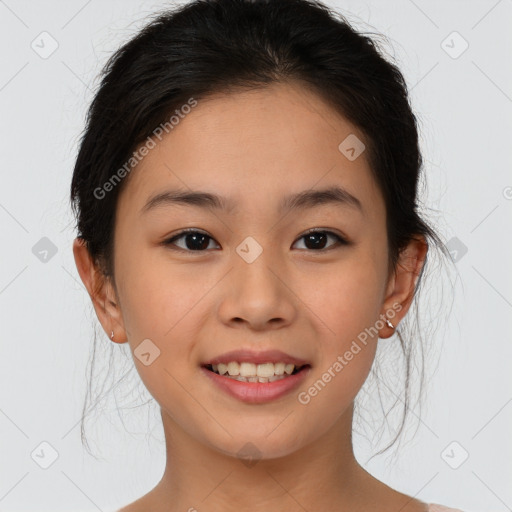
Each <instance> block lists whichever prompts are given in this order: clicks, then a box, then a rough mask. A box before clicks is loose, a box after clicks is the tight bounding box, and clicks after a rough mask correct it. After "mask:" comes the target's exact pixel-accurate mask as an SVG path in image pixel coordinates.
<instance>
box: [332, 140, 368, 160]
mask: <svg viewBox="0 0 512 512" xmlns="http://www.w3.org/2000/svg"><path fill="white" fill-rule="evenodd" d="M338 149H339V150H340V152H341V153H342V154H343V155H345V156H346V157H347V158H348V159H349V160H350V161H351V162H353V161H354V160H355V159H356V158H357V157H358V156H359V155H360V154H361V153H362V152H363V151H364V150H365V149H366V146H365V145H364V144H363V141H362V140H360V139H359V138H358V137H357V136H356V135H354V134H353V133H351V134H350V135H349V136H348V137H347V138H346V139H344V140H343V142H342V143H341V144H340V145H339V146H338Z"/></svg>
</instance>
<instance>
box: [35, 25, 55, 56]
mask: <svg viewBox="0 0 512 512" xmlns="http://www.w3.org/2000/svg"><path fill="white" fill-rule="evenodd" d="M30 47H31V48H32V50H34V51H35V52H36V53H37V55H39V57H41V59H48V58H49V57H51V56H52V55H53V54H54V53H55V51H56V50H57V48H58V47H59V43H58V42H57V40H56V39H55V38H54V37H53V36H52V35H51V34H49V33H48V32H46V31H44V32H41V33H40V34H39V35H38V36H37V37H36V38H35V39H34V40H33V41H32V43H30Z"/></svg>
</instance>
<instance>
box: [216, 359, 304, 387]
mask: <svg viewBox="0 0 512 512" xmlns="http://www.w3.org/2000/svg"><path fill="white" fill-rule="evenodd" d="M212 369H213V371H214V372H216V373H218V374H219V375H225V374H228V375H229V376H230V377H237V380H242V379H243V380H244V381H247V382H273V381H274V380H278V379H276V378H274V377H285V376H286V375H291V374H292V372H293V370H294V369H295V365H294V364H291V363H287V364H285V363H262V364H254V363H246V362H242V363H238V362H237V361H230V362H229V363H228V364H225V363H219V364H213V365H212ZM285 374H286V375H285ZM238 377H240V378H238ZM262 379H263V380H262Z"/></svg>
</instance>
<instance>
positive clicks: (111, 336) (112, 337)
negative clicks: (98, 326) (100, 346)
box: [110, 331, 114, 340]
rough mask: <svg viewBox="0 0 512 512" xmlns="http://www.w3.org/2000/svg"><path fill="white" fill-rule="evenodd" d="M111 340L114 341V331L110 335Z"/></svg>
mask: <svg viewBox="0 0 512 512" xmlns="http://www.w3.org/2000/svg"><path fill="white" fill-rule="evenodd" d="M110 339H111V340H113V339H114V331H112V334H111V335H110Z"/></svg>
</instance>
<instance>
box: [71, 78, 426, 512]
mask: <svg viewBox="0 0 512 512" xmlns="http://www.w3.org/2000/svg"><path fill="white" fill-rule="evenodd" d="M349 134H356V136H357V137H358V138H359V139H360V140H363V141H364V137H363V136H362V134H361V133H360V132H359V131H358V130H357V129H356V128H355V127H354V126H353V125H351V124H350V123H349V122H347V120H345V119H344V118H343V117H341V116H340V115H339V114H337V113H336V112H334V111H333V110H332V109H331V108H330V107H329V106H328V105H327V104H325V103H324V102H323V101H322V100H321V99H320V98H319V97H317V96H316V95H315V94H314V93H313V92H311V91H309V90H307V89H305V88H304V87H301V86H299V85H297V84H292V83H287V84H273V85H271V86H269V87H267V88H265V89H261V90H252V91H244V92H236V93H231V94H229V95H216V96H213V97H211V98H209V99H208V100H201V101H199V103H198V105H197V106H196V107H195V108H194V109H192V112H191V113H190V114H188V115H187V116H186V117H185V118H184V119H183V120H181V122H180V123H179V125H178V126H176V127H175V128H174V130H173V131H172V132H171V133H169V134H168V135H166V136H165V137H164V138H163V139H162V141H161V142H159V143H158V145H157V147H155V148H154V149H152V150H151V151H150V152H149V154H148V155H147V156H146V157H145V158H144V159H143V160H142V162H141V163H140V164H139V165H138V166H137V168H136V169H135V170H133V171H132V173H131V174H130V175H129V177H128V178H125V179H127V180H128V181H127V183H125V188H124V189H123V190H122V193H121V194H120V197H119V201H118V205H117V214H116V219H117V220H116V225H115V237H114V247H115V256H114V273H115V283H113V282H112V281H111V280H109V279H105V278H104V277H103V276H102V275H101V273H99V272H98V269H97V267H96V266H95V265H94V263H93V262H92V261H91V258H90V256H89V253H88V252H87V249H86V248H85V246H83V245H82V244H81V243H80V240H79V239H77V240H75V242H74V246H73V250H74V256H75V261H76V265H77V268H78V271H79V274H80V277H81V279H82V281H83V282H84V284H85V286H86V287H87V290H88V291H89V294H90V296H91V299H92V301H93V304H94V307H95V310H96V314H97V316H98V319H99V321H100V322H101V324H102V326H103V328H104V329H105V332H106V333H107V334H108V336H109V337H110V333H111V331H113V332H114V342H116V343H126V342H127V343H129V344H130V348H131V350H132V351H134V350H135V349H136V348H137V346H138V345H139V344H140V343H141V341H142V340H145V339H147V338H149V339H150V340H151V341H152V342H153V343H154V345H156V346H157V347H158V348H159V350H160V356H159V357H158V358H156V359H155V360H154V361H153V362H152V363H151V364H150V365H148V366H146V365H144V364H142V363H141V361H139V359H138V358H137V357H134V362H135V365H136V368H137V371H138V372H139V374H140V377H141V379H142V381H143V382H144V384H145V385H146V387H147V388H148V390H149V391H150V393H151V394H152V396H153V397H154V398H155V400H156V401H157V402H158V403H159V405H160V407H161V412H162V420H163V425H164V431H165V437H166V450H167V461H168V463H167V465H166V469H165V472H164V475H163V477H162V479H161V481H160V482H159V483H158V485H157V486H156V487H155V488H154V489H153V490H152V491H150V492H149V493H148V494H146V495H145V496H143V497H142V498H140V499H139V500H137V501H136V502H134V503H132V504H130V505H128V506H126V507H125V508H123V509H122V511H123V512H127V511H128V512H138V511H139V510H140V511H142V510H145V511H147V510H152V511H153V512H158V511H163V510H165V511H178V510H180V511H186V510H193V508H195V509H197V510H201V511H218V510H223V511H231V510H237V511H238V510H246V511H251V512H260V511H268V510H280V511H285V512H291V511H294V512H295V511H301V512H303V511H304V510H308V511H312V510H352V511H363V510H364V511H369V510H379V511H380V512H386V511H389V512H391V511H394V512H397V511H399V510H400V511H401V512H416V511H425V510H426V508H425V504H423V503H422V502H420V501H418V500H415V499H413V498H411V497H409V496H406V495H404V494H401V493H399V492H397V491H396V490H394V489H391V488H390V487H388V486H386V485H385V484H383V483H381V482H379V481H378V480H377V479H375V478H374V477H373V476H371V475H370V474H369V473H368V472H366V471H365V470H364V469H363V468H362V467H361V466H360V465H359V463H358V462H357V460H356V459H355V457H354V454H353V450H352V441H351V428H352V415H353V402H354V398H355V397H356V395H357V393H358V391H359V389H360V388H361V386H362V385H363V383H364V381H365V379H366V378H367V376H368V373H369V371H370V368H371V365H372V362H373V359H374V356H375V350H376V347H377V342H378V338H377V336H374V337H373V338H371V337H370V338H369V339H368V343H367V345H366V346H362V347H363V348H362V350H361V351H360V352H359V353H358V354H357V355H356V356H354V358H353V359H352V360H351V361H350V362H349V363H348V364H347V365H346V366H345V367H344V368H343V370H342V371H341V372H338V373H337V374H336V377H335V378H333V379H332V380H331V381H330V382H329V383H328V384H327V385H326V386H325V387H324V388H323V389H322V390H321V392H319V393H318V394H317V395H316V396H315V397H313V398H312V399H311V400H310V402H309V403H308V404H306V405H304V404H301V403H299V401H298V400H297V393H298V392H299V391H303V390H307V389H308V388H309V387H310V386H311V385H312V384H313V383H314V382H316V381H317V380H318V379H320V378H321V376H322V374H323V373H324V372H325V371H326V370H327V369H328V368H329V367H330V366H332V365H333V363H334V362H335V361H336V359H337V357H338V355H342V354H344V353H345V352H346V351H347V350H348V349H349V348H350V346H351V343H352V341H353V340H355V339H356V338H357V336H358V334H359V333H361V332H362V331H364V329H365V328H367V327H370V326H373V325H375V324H376V322H377V320H379V318H380V315H381V314H383V313H385V312H387V311H390V310H392V309H393V304H395V305H396V304H400V305H401V310H400V311H399V312H397V313H396V315H395V316H394V318H393V320H392V323H393V324H394V325H395V327H396V326H397V324H398V323H399V322H400V320H401V319H402V318H403V317H404V315H405V314H406V313H407V310H408V308H409V306H410V302H411V298H412V294H413V291H414V286H415V281H416V278H417V276H418V274H419V272H420V270H421V267H422V265H423V263H424V259H425V255H426V252H427V245H426V243H425V241H424V240H422V241H420V242H417V241H411V243H410V244H409V246H408V247H407V249H406V250H405V251H404V252H403V253H402V255H401V260H400V265H399V266H398V267H397V269H396V271H395V272H389V271H388V265H387V262H388V260H387V257H388V246H387V237H386V229H385V219H386V211H385V205H384V200H383V197H382V195H381V193H380V191H379V189H378V188H377V185H376V183H375V181H374V179H373V178H372V175H371V172H370V168H369V166H368V162H367V161H366V158H365V153H364V152H363V153H362V154H361V155H360V156H359V157H358V158H356V159H355V160H353V161H350V160H349V159H347V158H346V157H345V156H344V155H343V154H342V153H341V152H340V151H339V149H338V145H339V144H340V143H341V141H343V140H344V139H345V138H346V137H347V136H348V135H349ZM329 185H339V186H342V187H344V188H345V189H346V190H348V191H349V192H350V193H351V194H353V195H354V196H356V197H357V198H358V199H359V200H360V202H361V204H362V206H363V210H364V211H363V212H362V213H361V212H360V211H358V210H357V209H355V208H352V207H350V206H347V205H333V204H329V205H322V206H316V207H314V208H310V209H304V210H300V211H293V212H290V213H289V214H286V213H279V212H278V210H277V205H278V204H279V201H280V200H281V198H282V197H284V196H286V195H288V194H290V193H294V192H300V191H303V190H307V189H311V188H315V189H319V188H324V186H329ZM169 188H180V189H181V190H189V189H193V190H203V191H208V192H214V193H217V194H219V195H222V196H225V197H227V198H230V199H232V200H233V201H235V206H234V208H233V209H232V211H231V212H225V211H221V210H214V211H212V210H207V209H202V208H199V207H197V206H190V205H171V204H166V205H165V206H164V205H161V206H160V207H158V208H155V209H153V210H150V211H148V212H146V213H145V214H141V213H140V210H141V208H142V207H143V206H144V204H145V203H146V201H147V200H148V198H150V197H151V196H152V195H154V194H155V193H159V192H162V191H164V190H166V189H169ZM105 200H107V199H105ZM192 227H193V228H196V229H198V230H200V231H203V232H206V233H207V234H208V235H209V236H210V237H211V238H207V239H206V243H205V247H207V248H205V249H203V252H200V251H192V250H190V249H188V252H185V251H187V245H186V238H185V237H182V238H181V239H180V240H177V241H175V244H178V245H174V248H175V249H176V250H173V249H172V247H173V246H172V245H167V246H166V245H164V244H163V243H162V242H163V241H164V240H166V239H169V238H170V237H171V236H173V235H175V234H177V233H178V232H179V231H180V230H182V229H183V228H192ZM310 228H323V231H324V232H325V231H332V232H334V233H336V234H340V235H341V236H344V237H345V238H346V239H347V240H348V241H350V242H351V243H350V245H338V244H337V242H336V239H335V238H332V236H331V235H329V238H327V239H326V240H325V242H324V243H325V246H321V247H326V248H325V249H324V250H323V251H322V250H320V249H315V248H314V247H313V248H310V247H312V246H311V245H309V246H308V245H306V243H307V241H306V240H305V239H304V238H303V236H304V233H305V232H306V230H308V229H310ZM247 236H251V237H253V238H254V239H255V240H256V241H257V242H258V243H259V245H260V246H261V248H262V249H263V252H262V253H261V254H260V256H259V257H258V258H257V259H256V260H255V261H254V262H252V263H248V262H247V261H245V260H244V259H242V258H241V257H240V256H239V254H238V253H237V252H236V248H237V247H238V246H239V244H240V243H241V242H242V241H243V240H244V239H245V238H246V237H247ZM319 240H320V241H321V240H322V239H321V238H320V239H319ZM189 242H190V237H189ZM192 243H193V240H192ZM206 244H208V245H207V246H206ZM179 247H181V248H182V251H180V250H179ZM393 332H394V331H393V329H392V328H390V327H388V326H387V325H384V326H383V327H382V328H381V329H379V332H378V337H380V338H382V339H385V338H388V337H390V336H391V335H392V334H393ZM382 342H383V341H381V343H382ZM237 348H253V349H254V350H266V349H274V348H278V349H280V350H283V351H284V352H287V353H289V354H292V355H294V356H297V357H301V358H304V359H306V360H308V361H309V362H310V364H311V366H312V370H311V373H310V374H309V375H308V378H307V380H306V381H305V383H304V385H303V386H301V387H300V389H299V390H297V391H295V392H292V393H290V394H288V395H286V396H284V397H282V398H280V399H278V400H275V401H273V402H270V403H266V404H258V405H255V404H247V403H243V402H241V401H238V400H236V399H235V398H232V397H231V396H228V395H227V394H225V393H224V392H223V391H220V390H219V389H217V388H216V387H215V386H212V385H211V383H210V380H209V379H207V378H206V377H205V376H203V375H202V373H201V371H200V364H201V363H202V362H205V361H206V360H208V359H210V358H212V357H214V356H217V355H220V354H222V353H224V352H226V351H230V350H233V349H237ZM247 442H251V443H253V444H254V445H255V446H256V447H257V449H258V450H259V457H260V458H259V460H258V461H257V463H256V464H255V465H253V466H250V467H249V466H247V465H246V464H244V463H243V461H241V460H240V459H239V458H238V457H237V452H238V451H239V450H240V449H241V448H242V447H243V446H244V445H245V443H247ZM191 507H193V508H191Z"/></svg>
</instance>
